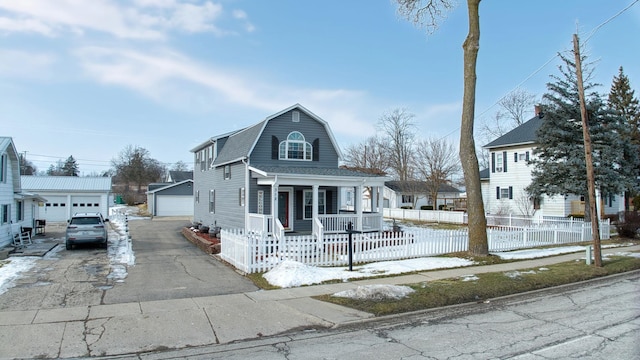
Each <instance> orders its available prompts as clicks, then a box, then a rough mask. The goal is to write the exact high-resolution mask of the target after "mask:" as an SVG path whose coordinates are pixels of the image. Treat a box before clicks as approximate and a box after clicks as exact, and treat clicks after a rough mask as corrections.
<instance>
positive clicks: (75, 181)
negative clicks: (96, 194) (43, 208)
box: [20, 175, 111, 192]
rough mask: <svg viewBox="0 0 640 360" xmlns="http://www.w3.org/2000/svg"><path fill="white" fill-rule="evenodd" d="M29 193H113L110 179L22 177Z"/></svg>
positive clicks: (23, 184) (24, 187) (24, 186)
mask: <svg viewBox="0 0 640 360" xmlns="http://www.w3.org/2000/svg"><path fill="white" fill-rule="evenodd" d="M20 181H21V182H22V188H23V189H24V190H27V191H33V192H38V191H44V190H50V191H111V178H110V177H78V176H31V175H23V176H21V177H20Z"/></svg>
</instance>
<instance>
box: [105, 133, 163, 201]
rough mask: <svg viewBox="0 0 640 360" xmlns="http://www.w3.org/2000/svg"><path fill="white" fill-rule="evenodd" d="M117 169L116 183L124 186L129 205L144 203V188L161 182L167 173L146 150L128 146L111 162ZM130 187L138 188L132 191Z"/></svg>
mask: <svg viewBox="0 0 640 360" xmlns="http://www.w3.org/2000/svg"><path fill="white" fill-rule="evenodd" d="M111 165H112V166H113V168H114V169H115V182H116V183H118V184H122V187H123V189H122V190H123V194H124V195H125V196H126V197H127V199H126V200H127V203H130V204H131V203H133V202H140V201H144V188H146V186H147V185H148V184H149V183H150V182H154V181H159V180H160V179H161V178H162V175H163V174H164V173H165V168H164V167H163V166H162V165H161V164H160V162H159V161H158V160H156V159H152V158H151V157H150V156H149V151H148V150H147V149H145V148H141V147H138V146H136V147H134V146H132V145H128V146H127V147H125V148H124V149H123V150H122V151H120V153H119V154H118V157H117V158H114V159H112V160H111ZM130 185H134V186H135V187H136V189H135V190H133V191H132V190H130Z"/></svg>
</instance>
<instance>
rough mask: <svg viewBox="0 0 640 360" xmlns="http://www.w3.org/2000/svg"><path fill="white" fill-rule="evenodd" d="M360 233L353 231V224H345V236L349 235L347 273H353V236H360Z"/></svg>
mask: <svg viewBox="0 0 640 360" xmlns="http://www.w3.org/2000/svg"><path fill="white" fill-rule="evenodd" d="M361 232H362V231H358V230H353V222H351V221H349V223H348V224H347V234H349V271H353V234H360V233H361Z"/></svg>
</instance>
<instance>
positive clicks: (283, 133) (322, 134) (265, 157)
mask: <svg viewBox="0 0 640 360" xmlns="http://www.w3.org/2000/svg"><path fill="white" fill-rule="evenodd" d="M292 112H293V111H289V112H286V113H284V114H282V115H280V116H278V117H276V118H273V119H271V120H270V121H269V122H268V123H267V125H266V127H265V129H264V131H263V133H262V136H261V137H260V138H259V139H258V141H257V142H256V145H255V147H254V149H253V152H252V153H251V163H252V164H261V165H268V166H296V167H307V166H309V167H337V166H338V153H337V152H336V150H335V149H334V147H333V144H332V142H331V139H330V137H329V135H328V134H327V131H326V129H325V127H324V125H323V124H321V123H320V122H318V121H316V120H315V119H313V118H311V117H309V116H308V115H307V114H305V113H304V112H303V111H299V114H300V121H299V122H293V121H292ZM292 131H299V132H300V133H302V135H303V136H304V137H305V141H306V142H308V143H311V144H313V143H314V141H315V140H316V139H317V140H318V143H317V145H318V147H319V149H317V150H316V149H314V151H318V160H317V161H302V160H279V159H272V136H275V137H276V138H277V139H278V142H281V141H284V140H286V139H287V136H288V135H289V134H290V133H291V132H292Z"/></svg>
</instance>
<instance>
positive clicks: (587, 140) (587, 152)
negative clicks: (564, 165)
mask: <svg viewBox="0 0 640 360" xmlns="http://www.w3.org/2000/svg"><path fill="white" fill-rule="evenodd" d="M573 54H574V55H575V58H576V76H577V80H578V96H579V98H580V115H581V117H582V137H583V139H584V158H585V163H586V165H587V192H588V197H589V211H590V212H591V232H592V233H593V257H594V264H595V266H596V267H602V254H601V252H600V219H598V212H597V209H596V181H595V175H594V171H593V158H592V156H591V135H590V134H589V124H588V115H587V106H586V103H585V100H584V84H583V82H582V62H581V59H580V45H579V40H578V34H573ZM588 260H590V259H588Z"/></svg>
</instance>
